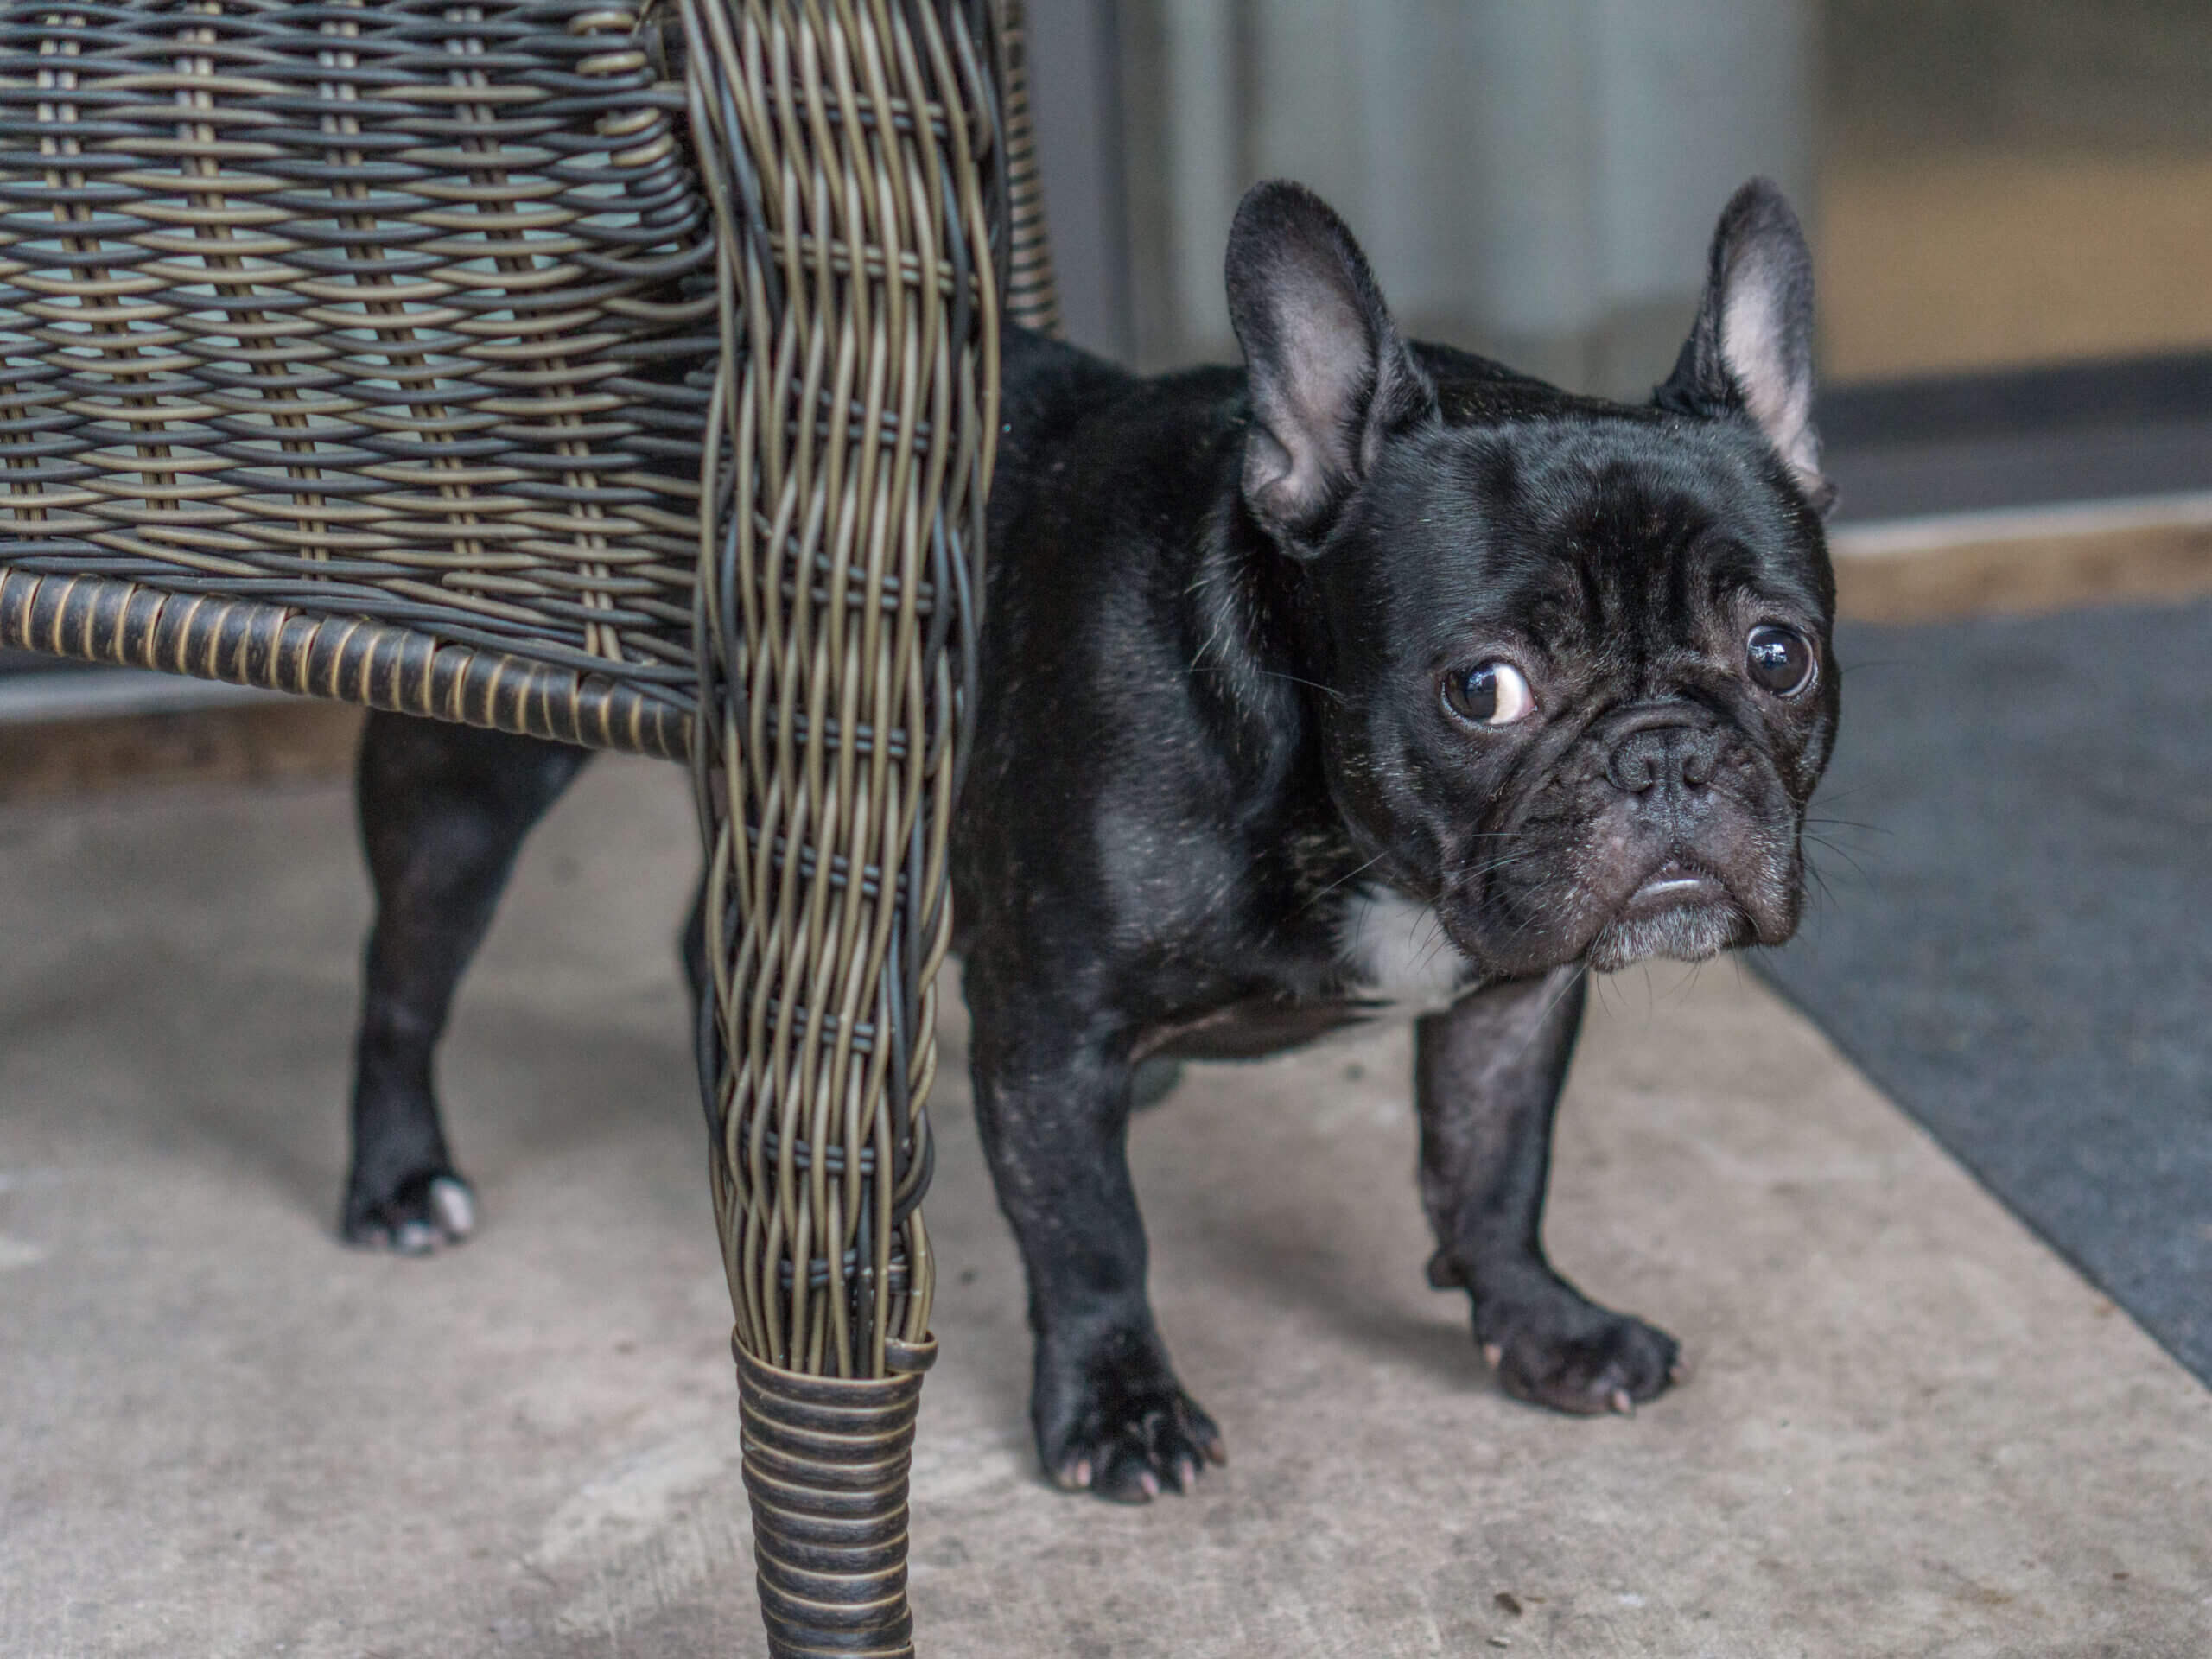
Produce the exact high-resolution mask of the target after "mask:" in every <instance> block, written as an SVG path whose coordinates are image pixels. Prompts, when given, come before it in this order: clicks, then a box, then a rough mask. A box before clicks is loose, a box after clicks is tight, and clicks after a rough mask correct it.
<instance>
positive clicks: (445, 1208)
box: [430, 1176, 476, 1238]
mask: <svg viewBox="0 0 2212 1659" xmlns="http://www.w3.org/2000/svg"><path fill="white" fill-rule="evenodd" d="M430 1213H431V1214H432V1215H434V1216H435V1217H437V1221H438V1225H439V1226H440V1227H441V1228H442V1229H443V1230H445V1235H446V1236H447V1237H448V1238H467V1236H469V1234H471V1233H473V1232H474V1231H475V1230H476V1200H475V1199H474V1198H473V1197H471V1196H470V1194H469V1191H468V1189H467V1187H466V1186H463V1185H461V1183H460V1182H459V1181H456V1180H454V1179H450V1178H449V1177H446V1176H441V1177H439V1178H438V1179H436V1180H435V1181H432V1182H431V1183H430Z"/></svg>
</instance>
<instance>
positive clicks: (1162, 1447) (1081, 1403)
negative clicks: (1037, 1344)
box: [1033, 1332, 1229, 1503]
mask: <svg viewBox="0 0 2212 1659" xmlns="http://www.w3.org/2000/svg"><path fill="white" fill-rule="evenodd" d="M1033 1416H1034V1419H1035V1424H1036V1429H1037V1451H1038V1454H1039V1457H1041V1458H1042V1459H1044V1463H1045V1472H1046V1474H1048V1475H1050V1476H1051V1477H1052V1479H1053V1480H1054V1481H1055V1482H1056V1483H1057V1484H1059V1485H1060V1486H1062V1487H1063V1488H1065V1489H1066V1490H1067V1491H1092V1492H1095V1493H1096V1494H1097V1495H1098V1496H1099V1497H1107V1498H1111V1499H1113V1500H1114V1501H1115V1502H1116V1503H1150V1502H1151V1501H1152V1500H1153V1499H1154V1498H1155V1497H1159V1496H1160V1491H1161V1490H1162V1489H1163V1488H1172V1489H1173V1490H1174V1491H1179V1492H1187V1491H1190V1490H1191V1489H1192V1486H1194V1485H1196V1484H1197V1483H1198V1471H1199V1470H1200V1469H1202V1468H1203V1467H1205V1465H1206V1464H1208V1463H1209V1462H1211V1463H1226V1462H1227V1461H1228V1460H1229V1450H1228V1447H1227V1446H1224V1444H1223V1442H1222V1438H1221V1431H1220V1430H1219V1429H1218V1428H1217V1427H1214V1421H1213V1419H1212V1418H1211V1417H1209V1416H1207V1415H1206V1414H1205V1411H1204V1410H1202V1409H1201V1408H1199V1406H1198V1402H1197V1401H1195V1400H1193V1399H1192V1398H1191V1396H1190V1395H1187V1394H1185V1393H1184V1391H1183V1387H1182V1384H1180V1383H1178V1382H1176V1380H1175V1373H1174V1371H1173V1370H1172V1369H1171V1368H1170V1367H1169V1365H1168V1363H1167V1355H1166V1351H1165V1350H1164V1349H1163V1348H1162V1347H1161V1346H1160V1339H1159V1338H1157V1337H1155V1336H1151V1335H1149V1334H1139V1333H1133V1332H1122V1333H1117V1334H1116V1335H1115V1336H1112V1337H1109V1338H1105V1339H1103V1340H1101V1341H1098V1342H1095V1343H1092V1344H1088V1345H1086V1346H1085V1347H1084V1349H1083V1350H1082V1351H1079V1352H1055V1351H1052V1347H1051V1346H1049V1345H1048V1347H1047V1348H1046V1349H1040V1351H1039V1355H1038V1367H1037V1395H1036V1401H1035V1403H1034V1406H1033Z"/></svg>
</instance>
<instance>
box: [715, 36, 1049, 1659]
mask: <svg viewBox="0 0 2212 1659" xmlns="http://www.w3.org/2000/svg"><path fill="white" fill-rule="evenodd" d="M681 3H682V12H683V31H684V38H685V60H686V65H687V69H686V93H687V98H688V101H689V104H690V116H691V130H692V134H693V140H694V145H695V149H696V156H697V162H698V167H699V171H700V176H701V180H702V186H703V188H704V189H705V191H706V193H707V194H708V196H709V200H711V202H712V203H713V207H714V220H715V225H716V226H717V234H718V236H719V238H721V245H720V247H719V248H718V250H717V261H716V268H717V279H718V288H717V296H716V302H717V305H718V307H719V309H720V315H721V357H720V360H719V362H718V365H717V366H716V372H715V385H714V392H713V397H712V398H711V400H710V403H709V412H708V417H707V421H706V429H705V443H704V447H703V448H704V453H703V457H702V467H701V474H700V503H701V513H700V532H701V535H700V543H699V550H698V566H697V569H698V584H697V590H696V595H697V596H696V639H697V652H698V661H699V696H698V715H697V724H696V739H695V741H694V742H693V745H692V752H691V759H692V766H693V779H694V784H695V786H696V795H697V799H698V804H699V809H700V829H701V832H702V836H703V839H704V842H705V845H706V852H707V887H706V903H705V906H704V912H703V913H704V921H705V938H706V957H707V966H708V969H709V977H710V979H711V982H712V984H711V995H709V997H707V998H706V999H705V1000H704V1006H703V1007H702V1020H701V1026H700V1032H699V1038H700V1046H699V1060H700V1079H701V1083H702V1087H703V1089H704V1090H705V1094H706V1100H707V1116H708V1121H709V1126H710V1128H711V1130H712V1135H713V1141H712V1147H713V1150H712V1153H711V1155H710V1163H709V1170H710V1173H711V1175H712V1178H713V1182H714V1195H715V1221H716V1224H717V1226H718V1228H719V1230H720V1232H721V1243H722V1251H723V1265H724V1268H725V1270H726V1272H727V1274H728V1280H729V1288H730V1300H731V1306H732V1308H733V1311H734V1313H735V1314H736V1319H737V1326H736V1333H735V1346H736V1349H737V1353H738V1368H739V1376H740V1386H741V1393H742V1402H743V1415H744V1425H745V1475H746V1482H747V1490H748V1491H749V1493H750V1495H751V1498H752V1503H753V1519H754V1529H755V1546H756V1551H757V1554H758V1557H759V1567H760V1600H761V1610H762V1612H763V1615H764V1617H765V1618H766V1623H767V1626H768V1634H769V1642H770V1645H771V1649H772V1652H774V1653H776V1654H778V1655H788V1656H800V1655H809V1656H811V1655H817V1654H845V1655H851V1654H885V1655H889V1654H905V1653H910V1652H912V1643H913V1630H912V1624H913V1621H912V1614H911V1613H910V1612H909V1611H908V1609H907V1605H906V1467H907V1461H908V1459H909V1456H910V1452H911V1448H912V1435H913V1422H914V1410H915V1406H916V1403H917V1400H918V1392H919V1386H920V1379H919V1376H918V1372H919V1370H920V1369H921V1366H922V1365H923V1364H924V1363H926V1360H927V1357H928V1356H929V1355H930V1353H931V1352H932V1351H933V1346H932V1344H931V1338H930V1335H929V1329H930V1325H929V1319H930V1306H931V1287H932V1282H933V1277H934V1269H933V1266H932V1262H931V1255H930V1249H929V1235H928V1231H927V1230H926V1229H925V1226H924V1225H923V1221H922V1214H921V1203H922V1198H923V1195H924V1193H925V1192H926V1190H927V1188H928V1185H929V1179H930V1172H931V1141H930V1129H929V1119H928V1116H927V1106H928V1099H929V1093H930V1085H931V1080H932V1078H933V1077H934V1076H935V1073H936V1069H937V1051H936V1014H937V991H936V983H937V974H938V968H939V967H940V965H941V964H942V963H943V962H944V956H945V952H946V950H948V948H949V947H950V943H951V937H952V918H951V903H950V893H949V891H948V882H947V877H946V871H947V868H948V866H947V856H946V843H947V837H948V836H949V835H950V828H951V821H952V804H953V799H954V797H955V795H956V794H957V791H958V787H959V776H960V768H961V761H962V759H963V755H964V753H965V750H966V743H965V733H966V729H967V726H968V722H969V720H970V719H971V717H972V713H973V708H974V696H975V689H974V675H975V648H974V646H975V630H976V622H977V620H978V607H979V605H980V601H981V594H982V557H983V547H982V543H983V529H984V504H985V501H986V499H988V494H989V490H990V469H991V459H992V454H993V452H994V446H995V440H996V436H997V430H998V385H997V382H998V344H999V308H1000V303H1001V295H1002V294H1003V293H1004V291H1005V283H1006V265H1007V257H1008V238H1007V213H1006V205H1007V196H1008V188H1007V166H1008V158H1007V146H1006V143H1005V142H1004V138H1003V136H1002V129H1001V119H1002V111H1001V98H1000V86H1001V79H1000V78H1001V73H1002V69H1001V64H1002V51H1001V36H1000V32H999V30H998V29H997V28H996V27H995V19H994V16H993V14H992V10H991V0H871V3H868V4H855V3H851V0H681ZM1046 269H1049V268H1048V267H1047V268H1046Z"/></svg>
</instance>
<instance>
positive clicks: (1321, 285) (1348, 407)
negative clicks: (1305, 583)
mask: <svg viewBox="0 0 2212 1659" xmlns="http://www.w3.org/2000/svg"><path fill="white" fill-rule="evenodd" d="M1228 274H1229V320H1230V322H1231V323H1232V324H1233V325H1235V327H1236V339H1237V341H1238V343H1239V344H1240V345H1242V346H1243V348H1244V363H1245V366H1246V368H1247V369H1248V370H1249V373H1250V378H1251V390H1252V425H1251V429H1250V430H1249V432H1248V433H1247V435H1246V436H1245V439H1244V499H1245V501H1246V503H1247V504H1248V505H1249V506H1250V508H1251V509H1252V512H1253V515H1254V516H1255V518H1258V519H1259V521H1260V523H1261V524H1263V525H1265V526H1266V527H1267V528H1268V530H1269V531H1273V532H1274V535H1275V536H1276V537H1277V538H1278V539H1279V540H1281V543H1283V545H1284V546H1285V548H1286V549H1287V550H1289V551H1291V552H1293V553H1295V554H1299V555H1300V556H1310V555H1311V554H1312V553H1313V551H1314V550H1316V549H1317V548H1318V547H1319V543H1320V542H1321V539H1322V538H1323V537H1325V535H1326V534H1327V532H1328V528H1329V525H1330V524H1331V522H1332V520H1333V519H1334V518H1335V517H1336V513H1337V511H1338V508H1339V507H1340V506H1342V505H1343V504H1344V499H1345V497H1347V496H1348V495H1350V494H1351V492H1352V491H1353V490H1354V489H1356V488H1357V487H1358V485H1359V483H1360V481H1361V480H1363V479H1364V478H1365V477H1366V476H1367V473H1368V469H1369V468H1370V467H1372V466H1373V465H1374V464H1375V457H1376V454H1377V453H1378V452H1379V451H1380V449H1381V448H1382V443H1383V439H1384V438H1385V437H1387V436H1389V435H1390V434H1391V433H1392V432H1394V431H1397V430H1400V429H1403V428H1405V427H1408V426H1410V425H1412V424H1414V423H1417V422H1419V421H1421V420H1422V419H1424V418H1426V417H1427V416H1429V415H1431V414H1433V412H1434V410H1435V408H1436V391H1435V389H1434V388H1433V386H1432V385H1430V384H1429V381H1428V377H1427V375H1426V374H1424V373H1422V372H1421V366H1420V365H1418V364H1417V363H1415V362H1414V359H1413V357H1412V355H1411V354H1410V353H1408V352H1407V350H1406V348H1405V346H1404V343H1403V342H1402V341H1401V340H1399V338H1398V331H1397V328H1396V326H1395V324H1393V323H1392V322H1391V321H1390V313H1389V309H1388V308H1386V307H1385V306H1384V305H1383V295H1382V291H1381V290H1380V289H1377V288H1376V285H1375V277H1374V276H1373V274H1372V273H1371V272H1370V271H1369V270H1368V269H1367V260H1366V257H1364V256H1363V254H1362V253H1361V252H1360V251H1359V245H1358V244H1357V243H1356V242H1354V241H1353V240H1352V238H1351V232H1350V231H1348V230H1346V229H1345V228H1344V221H1343V220H1342V219H1338V217H1337V216H1336V214H1335V213H1332V212H1331V211H1330V209H1329V206H1328V204H1327V203H1325V202H1324V201H1323V200H1321V199H1320V197H1319V196H1317V195H1315V194H1313V192H1312V191H1311V190H1308V189H1306V188H1305V187H1304V186H1303V185H1297V184H1286V183H1281V182H1272V183H1267V184H1255V185H1254V186H1253V187H1252V188H1251V189H1250V190H1249V191H1248V192H1246V193H1245V196H1244V200H1243V202H1242V203H1240V204H1239V205H1238V207H1237V209H1236V223H1235V225H1233V226H1231V227H1230V232H1229V272H1228Z"/></svg>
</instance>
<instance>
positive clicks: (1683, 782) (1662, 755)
mask: <svg viewBox="0 0 2212 1659" xmlns="http://www.w3.org/2000/svg"><path fill="white" fill-rule="evenodd" d="M1719 760H1720V734H1719V733H1718V732H1716V731H1714V730H1713V728H1711V727H1709V726H1646V727H1643V728H1640V729H1638V730H1636V731H1632V732H1630V733H1629V734H1628V735H1627V736H1625V737H1624V738H1623V739H1622V740H1621V741H1619V742H1618V743H1616V744H1615V745H1614V746H1613V752H1612V754H1611V757H1610V758H1609V759H1608V760H1607V761H1606V763H1605V775H1606V776H1607V777H1608V778H1610V779H1611V780H1612V785H1613V787H1614V788H1615V789H1618V790H1619V791H1621V792H1622V793H1623V794H1624V795H1643V794H1648V793H1649V792H1650V791H1652V790H1654V789H1656V788H1658V787H1659V786H1660V785H1662V784H1663V785H1668V786H1669V789H1670V790H1688V789H1702V788H1704V787H1705V786H1706V785H1707V784H1709V783H1711V782H1712V781H1713V767H1714V766H1717V765H1718V764H1719Z"/></svg>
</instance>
